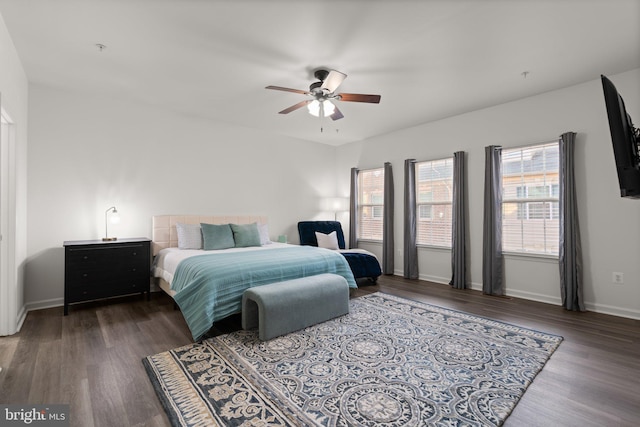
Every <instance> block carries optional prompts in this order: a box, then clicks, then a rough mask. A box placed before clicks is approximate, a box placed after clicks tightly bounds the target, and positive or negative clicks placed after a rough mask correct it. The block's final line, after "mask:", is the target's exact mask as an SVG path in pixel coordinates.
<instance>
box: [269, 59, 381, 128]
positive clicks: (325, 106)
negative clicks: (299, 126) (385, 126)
mask: <svg viewBox="0 0 640 427" xmlns="http://www.w3.org/2000/svg"><path fill="white" fill-rule="evenodd" d="M313 75H314V76H315V78H317V79H318V80H319V81H317V82H314V83H311V86H309V90H308V91H306V90H299V89H289V88H287V87H281V86H267V87H266V88H265V89H273V90H282V91H285V92H293V93H299V94H302V95H308V96H310V97H311V98H312V99H307V100H304V101H301V102H298V103H297V104H295V105H292V106H291V107H289V108H285V109H284V110H282V111H280V114H289V113H290V112H292V111H295V110H297V109H299V108H302V107H304V106H305V105H306V106H307V109H308V110H309V114H311V115H313V116H316V117H320V116H323V117H331V119H332V120H338V119H341V118H343V117H344V116H343V115H342V113H341V112H340V110H339V109H338V107H336V106H335V104H333V103H332V102H331V101H348V102H368V103H371V104H378V103H380V95H365V94H361V93H335V91H336V89H338V86H340V84H341V83H342V82H343V81H344V79H346V78H347V75H346V74H344V73H341V72H340V71H336V70H325V69H319V70H316V71H315V72H314V73H313Z"/></svg>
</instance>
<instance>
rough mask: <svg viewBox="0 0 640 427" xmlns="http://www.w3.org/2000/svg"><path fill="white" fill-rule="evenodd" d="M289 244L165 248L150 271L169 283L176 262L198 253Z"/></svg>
mask: <svg viewBox="0 0 640 427" xmlns="http://www.w3.org/2000/svg"><path fill="white" fill-rule="evenodd" d="M289 246H293V245H290V244H287V243H276V242H271V243H269V244H268V245H263V246H250V247H248V248H229V249H221V250H215V251H205V250H203V249H178V248H166V249H162V250H160V252H158V255H156V257H155V259H154V260H153V266H152V268H151V273H152V275H153V277H157V278H160V279H162V280H164V281H166V282H167V283H169V284H171V282H173V275H174V274H175V272H176V268H178V264H180V262H181V261H182V260H184V259H187V258H190V257H193V256H198V255H209V254H216V253H225V254H226V253H230V252H248V251H259V250H268V249H275V248H286V247H289Z"/></svg>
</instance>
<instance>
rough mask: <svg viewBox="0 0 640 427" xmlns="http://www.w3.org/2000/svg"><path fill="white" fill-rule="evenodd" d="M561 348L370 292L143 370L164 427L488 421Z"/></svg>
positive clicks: (519, 331) (158, 359) (152, 362)
mask: <svg viewBox="0 0 640 427" xmlns="http://www.w3.org/2000/svg"><path fill="white" fill-rule="evenodd" d="M561 341H562V337H559V336H555V335H549V334H546V333H541V332H537V331H533V330H530V329H524V328H520V327H517V326H513V325H509V324H506V323H502V322H497V321H493V320H489V319H484V318H481V317H477V316H473V315H470V314H466V313H462V312H457V311H452V310H449V309H445V308H441V307H437V306H433V305H428V304H424V303H420V302H415V301H409V300H406V299H403V298H399V297H395V296H391V295H386V294H382V293H375V294H371V295H367V296H364V297H360V298H355V299H352V300H351V302H350V313H349V314H348V315H346V316H343V317H340V318H337V319H334V320H330V321H328V322H325V323H321V324H318V325H315V326H311V327H309V328H307V329H304V330H302V331H299V332H295V333H291V334H289V335H285V336H282V337H279V338H275V339H273V340H271V341H265V342H261V341H259V340H258V337H257V331H237V332H233V333H230V334H227V335H222V336H218V337H214V338H210V339H208V340H205V341H203V342H201V343H195V344H190V345H187V346H184V347H181V348H177V349H175V350H171V351H167V352H164V353H160V354H156V355H154V356H149V357H147V358H145V359H143V363H144V365H145V367H146V369H147V373H148V374H149V378H150V379H151V381H152V383H153V385H154V387H155V390H156V392H157V394H158V397H159V398H160V400H161V401H162V404H163V406H164V408H165V410H166V412H167V414H168V416H169V420H170V421H171V423H172V424H173V425H174V426H212V425H213V426H215V425H221V426H316V425H317V426H426V425H434V426H463V425H464V426H487V425H501V424H502V423H503V422H504V420H505V419H506V417H507V416H508V415H509V414H510V413H511V411H512V410H513V408H514V407H515V405H516V404H517V402H518V400H519V399H520V397H521V396H522V394H523V393H524V392H525V390H526V388H527V386H528V385H529V384H530V383H531V381H533V379H534V377H535V376H536V374H537V373H538V372H539V371H540V370H541V369H542V368H543V366H544V364H545V363H546V361H547V360H548V359H549V357H550V356H551V354H552V353H553V352H554V351H555V349H556V348H557V347H558V345H559V344H560V342H561Z"/></svg>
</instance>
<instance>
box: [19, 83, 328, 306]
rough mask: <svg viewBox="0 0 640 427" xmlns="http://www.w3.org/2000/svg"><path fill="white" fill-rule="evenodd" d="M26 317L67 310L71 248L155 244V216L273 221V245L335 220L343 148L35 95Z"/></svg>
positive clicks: (72, 97)
mask: <svg viewBox="0 0 640 427" xmlns="http://www.w3.org/2000/svg"><path fill="white" fill-rule="evenodd" d="M29 113H30V136H29V139H30V141H29V142H30V145H29V216H28V224H29V237H28V252H29V260H28V263H27V281H26V282H27V285H26V290H25V298H26V301H27V302H28V304H29V308H38V307H43V306H48V305H59V304H61V302H62V297H63V290H64V285H63V283H64V282H63V280H64V267H63V264H64V251H63V248H62V244H63V241H66V240H86V239H99V238H101V237H103V236H104V212H105V210H106V209H107V208H109V207H110V206H113V205H115V206H116V207H117V208H118V211H119V213H120V217H121V223H120V224H118V225H111V226H110V227H109V234H110V235H112V234H113V235H115V236H119V237H151V217H152V216H153V215H157V214H203V215H206V214H210V215H217V214H219V215H226V214H228V215H233V214H237V215H242V214H255V215H267V216H268V217H269V221H270V234H271V237H272V239H275V238H276V237H277V236H278V235H279V234H287V235H288V236H289V240H290V241H291V242H294V243H296V242H298V233H297V228H296V226H297V222H298V221H300V220H306V219H331V218H333V213H331V212H321V210H320V209H321V203H320V200H321V199H322V198H323V197H333V196H335V189H336V179H335V174H334V170H335V169H334V164H335V156H336V150H335V147H331V146H327V145H323V144H317V143H312V142H306V141H300V140H295V139H291V138H287V137H281V136H273V135H265V134H263V133H261V132H257V131H254V130H250V129H245V128H239V127H235V126H231V125H226V124H223V123H213V122H210V121H204V120H202V119H198V118H190V117H184V116H180V115H176V114H173V113H172V112H171V111H169V110H157V109H152V108H149V107H145V106H140V105H133V104H126V103H121V102H119V101H115V100H112V99H108V98H105V97H101V98H92V97H89V96H86V95H80V94H74V93H69V92H60V91H58V90H55V89H52V88H48V87H43V86H39V85H37V84H32V85H31V87H30V110H29Z"/></svg>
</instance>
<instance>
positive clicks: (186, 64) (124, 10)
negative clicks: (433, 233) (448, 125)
mask: <svg viewBox="0 0 640 427" xmlns="http://www.w3.org/2000/svg"><path fill="white" fill-rule="evenodd" d="M0 14H1V15H2V17H3V19H4V21H5V23H6V26H7V28H8V29H9V33H10V34H11V37H12V39H13V41H14V44H15V46H16V49H17V51H18V54H19V55H20V58H21V60H22V63H23V65H24V68H25V71H26V73H27V76H28V78H29V81H30V82H32V83H35V84H40V85H47V86H52V87H56V88H60V89H62V90H72V91H82V92H85V93H95V94H97V95H101V96H109V97H113V98H118V99H125V100H128V101H131V102H139V103H145V104H150V105H154V106H158V107H160V108H167V109H171V110H173V111H175V112H176V113H177V114H186V115H193V116H200V117H203V118H210V119H212V120H217V121H221V122H226V123H232V124H236V125H240V126H245V127H249V128H254V129H258V130H260V131H264V132H272V133H278V134H282V135H289V136H292V137H295V138H300V139H305V140H311V141H317V142H322V143H326V144H331V145H340V144H344V143H347V142H351V141H357V140H362V139H366V138H370V137H372V136H376V135H380V134H385V133H388V132H392V131H395V130H398V129H402V128H406V127H410V126H414V125H418V124H421V123H425V122H429V121H433V120H437V119H441V118H444V117H448V116H452V115H456V114H461V113H465V112H468V111H473V110H476V109H479V108H483V107H488V106H492V105H497V104H500V103H504V102H508V101H512V100H516V99H520V98H523V97H527V96H531V95H535V94H539V93H542V92H547V91H551V90H555V89H559V88H562V87H566V86H570V85H574V84H578V83H582V82H585V81H589V80H593V79H596V78H598V77H599V75H600V74H606V75H610V74H616V73H620V72H623V71H627V70H631V69H634V68H638V67H640V0H554V1H551V0H469V1H463V0H448V1H445V0H441V1H428V0H422V1H419V0H413V1H408V0H396V1H393V0H388V1H383V0H342V1H338V0H333V1H327V0H325V1H305V0H280V1H265V0H256V1H249V0H210V1H206V0H0ZM97 43H101V44H104V45H106V49H105V50H104V51H102V52H100V51H99V49H98V48H97V47H96V44H97ZM321 66H323V67H328V68H333V69H336V70H339V71H342V72H344V73H346V74H347V75H348V78H347V79H346V80H345V81H344V83H343V84H342V85H341V86H340V88H339V89H338V91H337V92H351V93H369V94H380V95H382V100H381V103H380V104H379V105H375V104H363V103H353V102H338V103H337V104H338V106H339V108H340V109H341V111H342V112H343V114H344V116H345V117H344V119H342V120H338V121H336V122H332V121H331V120H330V119H326V120H325V121H324V122H323V121H321V120H320V119H318V118H314V117H312V116H310V115H309V114H308V113H307V112H306V110H305V109H301V110H298V111H295V112H292V113H290V114H288V115H280V114H277V112H278V111H280V110H282V109H284V108H286V107H289V106H290V105H293V104H295V103H297V102H299V101H301V100H303V99H305V96H304V95H299V94H294V93H288V92H278V91H272V90H265V89H264V87H265V86H267V85H276V86H285V87H290V88H296V89H303V90H307V89H308V87H309V84H310V83H312V82H313V81H314V80H315V79H314V78H313V75H312V74H313V70H314V69H315V68H318V67H321ZM524 72H528V74H527V75H526V77H525V76H524V75H523V73H524ZM321 127H323V129H324V131H323V132H320V128H321ZM461 131H465V130H461Z"/></svg>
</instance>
